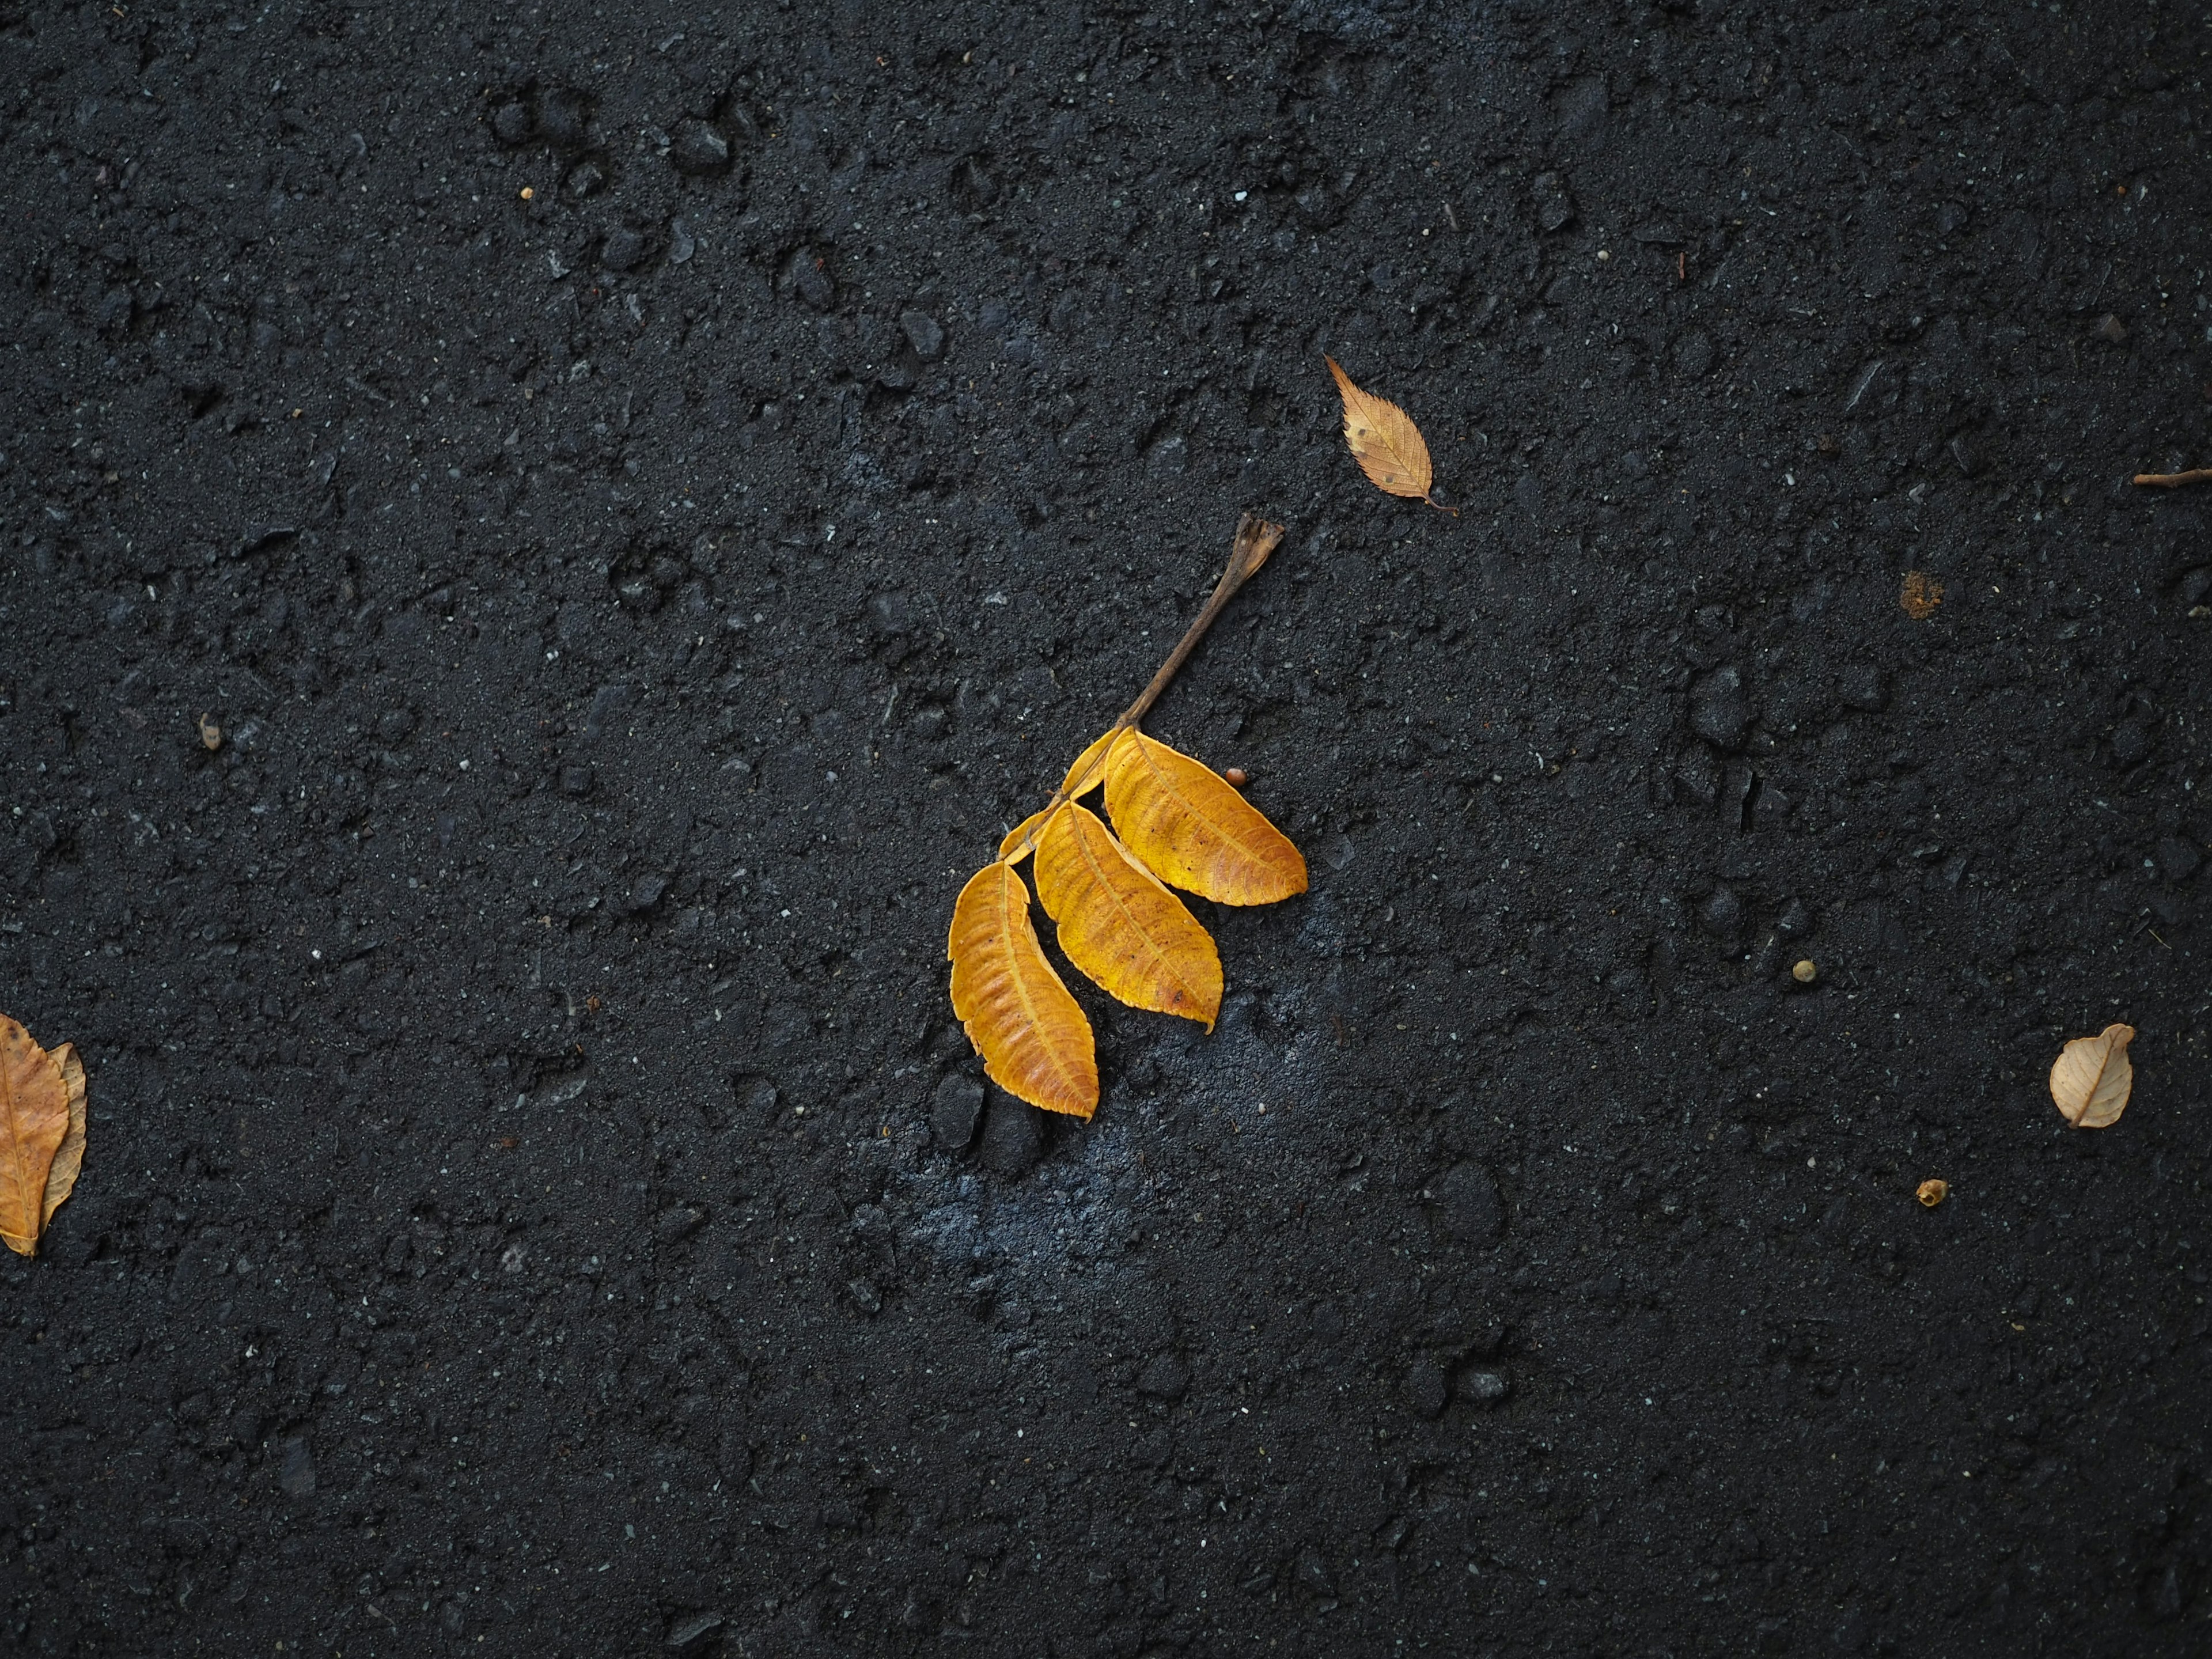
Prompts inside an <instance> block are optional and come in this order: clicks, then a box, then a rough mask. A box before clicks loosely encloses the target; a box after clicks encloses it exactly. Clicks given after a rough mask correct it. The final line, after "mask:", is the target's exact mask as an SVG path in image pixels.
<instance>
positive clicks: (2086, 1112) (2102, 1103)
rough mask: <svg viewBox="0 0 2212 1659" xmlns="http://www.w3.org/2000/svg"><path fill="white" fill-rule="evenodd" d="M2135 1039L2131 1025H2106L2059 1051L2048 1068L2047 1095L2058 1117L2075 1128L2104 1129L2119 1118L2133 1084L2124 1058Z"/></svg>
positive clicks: (2132, 1068)
mask: <svg viewBox="0 0 2212 1659" xmlns="http://www.w3.org/2000/svg"><path fill="white" fill-rule="evenodd" d="M2135 1040H2136V1028H2135V1027H2134V1026H2132V1025H2107V1026H2106V1028H2105V1029H2104V1030H2101V1031H2100V1032H2099V1033H2098V1034H2097V1035H2096V1036H2093V1037H2075V1039H2074V1040H2073V1042H2069V1043H2068V1044H2067V1045H2066V1046H2065V1048H2062V1049H2061V1050H2059V1054H2058V1058H2057V1060H2055V1061H2053V1062H2052V1064H2051V1100H2052V1101H2053V1102H2054V1103H2057V1107H2058V1114H2059V1115H2060V1116H2061V1117H2063V1118H2064V1119H2065V1120H2066V1121H2068V1122H2069V1123H2070V1124H2072V1125H2073V1126H2074V1127H2075V1128H2077V1129H2108V1128H2110V1127H2112V1125H2113V1124H2115V1123H2118V1121H2120V1114H2121V1113H2122V1112H2124V1111H2125V1110H2127V1109H2128V1096H2129V1094H2130V1092H2131V1091H2133V1090H2134V1088H2135V1086H2136V1071H2135V1066H2134V1065H2133V1064H2132V1063H2131V1062H2130V1060H2129V1059H2128V1044H2130V1042H2134V1041H2135Z"/></svg>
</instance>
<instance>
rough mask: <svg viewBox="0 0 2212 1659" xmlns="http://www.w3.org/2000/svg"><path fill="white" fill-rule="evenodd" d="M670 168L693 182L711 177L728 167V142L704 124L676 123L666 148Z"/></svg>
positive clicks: (712, 128)
mask: <svg viewBox="0 0 2212 1659" xmlns="http://www.w3.org/2000/svg"><path fill="white" fill-rule="evenodd" d="M668 161H669V165H670V166H671V167H674V168H675V169H676V170H677V171H678V173H689V174H690V175H691V176H692V177H693V178H695V179H702V178H707V177H710V176H711V175H713V174H714V173H720V172H723V171H724V170H726V168H727V167H729V165H730V141H729V140H728V139H726V138H725V137H723V136H722V135H721V134H720V132H718V131H715V129H714V127H712V126H710V125H708V124H707V123H706V122H704V121H697V120H690V121H679V122H678V123H677V125H676V131H675V133H674V135H673V136H672V137H671V139H670V141H669V145H668Z"/></svg>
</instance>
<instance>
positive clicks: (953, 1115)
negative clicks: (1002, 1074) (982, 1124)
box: [929, 1072, 983, 1152]
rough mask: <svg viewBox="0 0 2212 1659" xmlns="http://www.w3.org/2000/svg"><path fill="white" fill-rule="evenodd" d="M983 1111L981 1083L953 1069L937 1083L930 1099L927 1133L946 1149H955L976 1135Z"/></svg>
mask: <svg viewBox="0 0 2212 1659" xmlns="http://www.w3.org/2000/svg"><path fill="white" fill-rule="evenodd" d="M981 1115H983V1085H981V1084H980V1083H978V1082H977V1081H976V1080H975V1079H974V1078H972V1077H966V1076H963V1075H962V1074H961V1073H958V1072H954V1073H950V1074H949V1075H948V1076H946V1077H945V1079H944V1080H943V1081H941V1082H940V1083H939V1084H938V1085H937V1093H936V1094H935V1095H934V1096H933V1097H931V1099H930V1103H929V1133H930V1135H931V1137H932V1138H933V1139H935V1140H936V1142H937V1144H938V1145H939V1146H942V1147H944V1148H945V1150H946V1151H947V1152H958V1151H960V1150H961V1149H962V1148H963V1147H964V1146H967V1144H968V1143H969V1141H971V1140H973V1139H975V1120H976V1119H977V1118H979V1117H981Z"/></svg>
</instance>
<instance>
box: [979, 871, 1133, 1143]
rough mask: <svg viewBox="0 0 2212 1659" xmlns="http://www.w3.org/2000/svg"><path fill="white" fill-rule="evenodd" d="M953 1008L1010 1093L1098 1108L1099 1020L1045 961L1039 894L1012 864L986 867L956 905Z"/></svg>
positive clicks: (1082, 1111) (1059, 1106)
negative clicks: (1035, 918)
mask: <svg viewBox="0 0 2212 1659" xmlns="http://www.w3.org/2000/svg"><path fill="white" fill-rule="evenodd" d="M946 949H947V951H948V952H949V954H950V955H951V957H952V1012H954V1013H955V1014H957V1016H959V1018H960V1023H961V1024H963V1026H965V1027H966V1028H967V1031H968V1038H969V1042H973V1043H974V1044H975V1049H976V1052H977V1053H978V1054H981V1055H982V1056H983V1070H984V1071H985V1072H986V1073H987V1074H988V1075H989V1077H990V1079H991V1081H993V1082H994V1083H995V1084H997V1085H999V1086H1000V1088H1001V1089H1004V1090H1005V1091H1006V1092H1007V1093H1008V1094H1011V1095H1018V1096H1019V1097H1021V1098H1022V1099H1024V1100H1026V1101H1028V1102H1029V1103H1030V1105H1032V1106H1042V1107H1043V1108H1044V1109H1046V1110H1047V1111H1051V1112H1066V1113H1069V1114H1071V1115H1073V1116H1076V1117H1089V1116H1090V1115H1091V1113H1092V1112H1093V1111H1094V1110H1096V1109H1097V1105H1098V1060H1097V1055H1096V1054H1094V1053H1093V1052H1092V1050H1091V1022H1090V1021H1089V1020H1087V1019H1085V1018H1084V1017H1083V1010H1082V1009H1080V1008H1079V1007H1078V1006H1076V1003H1075V999H1074V998H1073V996H1070V995H1069V994H1068V990H1067V987H1066V985H1064V984H1063V983H1061V982H1060V975H1058V974H1056V973H1054V972H1053V970H1052V963H1049V962H1048V961H1046V960H1045V955H1044V947H1043V946H1042V945H1039V944H1038V943H1037V936H1036V927H1034V926H1032V925H1031V923H1030V890H1029V889H1028V888H1027V887H1025V886H1024V885H1023V884H1022V875H1021V872H1020V871H1018V870H1017V869H1015V868H1014V866H1012V865H1011V864H991V865H986V866H984V867H983V868H982V869H981V870H979V871H977V872H975V876H974V878H972V879H970V880H969V884H967V886H965V887H963V889H961V891H960V897H959V900H958V902H957V903H955V904H954V905H953V907H952V933H951V938H950V939H949V940H948V941H947V943H946Z"/></svg>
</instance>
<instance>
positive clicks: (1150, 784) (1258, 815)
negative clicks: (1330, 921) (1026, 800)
mask: <svg viewBox="0 0 2212 1659" xmlns="http://www.w3.org/2000/svg"><path fill="white" fill-rule="evenodd" d="M1106 810H1107V811H1109V812H1110V813H1112V814H1113V817H1114V828H1115V829H1116V830H1117V831H1118V832H1119V833H1120V835H1121V844H1122V845H1123V846H1124V847H1126V848H1128V849H1129V851H1130V852H1131V853H1132V854H1134V855H1135V856H1136V857H1137V859H1138V860H1139V862H1141V863H1142V864H1143V865H1144V866H1146V868H1147V869H1149V870H1150V871H1152V873H1153V874H1155V875H1157V876H1158V877H1159V878H1160V879H1161V880H1163V881H1165V882H1169V883H1171V884H1174V885H1175V886H1177V887H1180V888H1182V889H1183V890H1185V891H1186V892H1192V893H1197V894H1200V895H1201V896H1204V897H1206V898H1210V899H1212V900H1213V901H1214V902H1216V903H1218V904H1273V902H1275V901H1276V900H1277V899H1285V898H1288V897H1290V896H1291V895H1292V894H1294V893H1303V892H1304V891H1305V890H1306V861H1305V860H1304V858H1302V857H1300V856H1299V854H1298V849H1297V848H1295V847H1293V846H1291V842H1290V839H1289V837H1287V836H1285V835H1284V834H1283V832H1282V831H1281V830H1279V829H1276V828H1275V826H1274V825H1273V824H1272V823H1268V822H1267V817H1266V815H1265V814H1263V813H1262V812H1261V811H1260V809H1259V808H1258V807H1256V806H1255V805H1252V804H1251V803H1250V802H1249V801H1248V800H1246V799H1244V797H1243V796H1242V795H1240V794H1238V793H1237V791H1235V790H1234V789H1232V788H1231V787H1229V785H1228V783H1227V782H1226V781H1225V780H1223V779H1222V778H1221V777H1220V776H1218V775H1216V774H1215V773H1213V772H1211V771H1209V770H1207V769H1206V768H1205V767H1204V766H1201V765H1200V764H1199V763H1198V762H1196V761H1194V760H1193V759H1192V758H1191V757H1189V756H1188V755H1185V754H1182V753H1179V752H1178V751H1177V750H1173V749H1170V748H1169V747H1168V746H1167V744H1164V743H1160V742H1158V741H1156V740H1154V739H1153V738H1148V737H1146V735H1145V734H1144V733H1143V732H1139V731H1137V730H1135V729H1134V728H1133V727H1132V728H1131V730H1130V732H1129V734H1128V736H1127V738H1125V739H1124V740H1123V741H1122V742H1121V743H1119V744H1115V747H1114V751H1113V755H1112V757H1111V758H1110V759H1109V761H1108V762H1107V763H1106Z"/></svg>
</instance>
